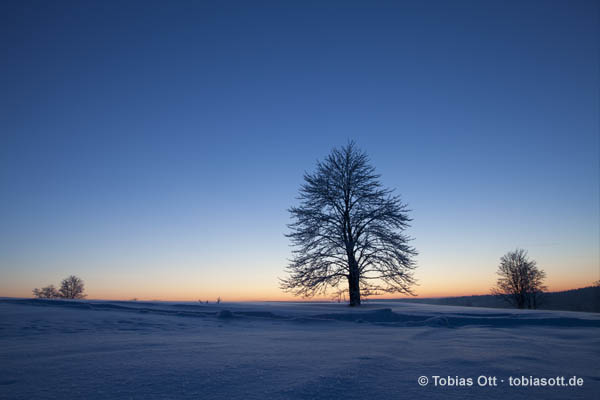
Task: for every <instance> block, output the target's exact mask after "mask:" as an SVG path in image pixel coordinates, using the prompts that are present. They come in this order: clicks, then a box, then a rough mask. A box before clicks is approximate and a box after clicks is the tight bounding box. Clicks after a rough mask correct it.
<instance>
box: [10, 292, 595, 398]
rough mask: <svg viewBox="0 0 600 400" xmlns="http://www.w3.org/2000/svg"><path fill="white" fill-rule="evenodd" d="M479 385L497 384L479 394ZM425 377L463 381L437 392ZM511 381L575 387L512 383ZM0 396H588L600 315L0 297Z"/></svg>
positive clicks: (386, 304)
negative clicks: (574, 382)
mask: <svg viewBox="0 0 600 400" xmlns="http://www.w3.org/2000/svg"><path fill="white" fill-rule="evenodd" d="M482 375H483V376H488V377H496V384H497V386H486V387H480V386H478V383H477V379H478V377H479V376H482ZM421 376H425V377H427V378H428V380H429V384H428V385H427V386H420V385H419V384H418V383H417V380H418V378H419V377H421ZM434 376H440V377H444V378H447V377H448V376H450V377H452V378H454V379H456V377H458V378H465V381H466V382H467V384H468V378H471V379H472V380H473V385H472V386H467V387H450V386H443V387H442V386H435V384H434V381H435V379H436V378H434ZM521 376H526V377H530V376H533V377H534V378H536V377H537V378H551V377H557V376H564V377H565V383H567V382H568V379H569V378H571V377H572V376H576V377H579V378H582V379H583V385H582V386H579V387H556V386H555V387H511V386H510V385H509V379H510V377H518V378H521ZM501 380H504V382H501ZM490 383H491V382H490ZM0 398H1V399H34V398H35V399H60V398H82V399H83V398H85V399H178V398H182V399H338V398H339V399H374V398H376V399H413V398H419V399H428V398H455V399H471V398H489V399H519V398H522V399H526V398H527V399H532V398H534V399H565V398H569V399H598V398H600V315H598V314H587V313H575V312H558V311H554V312H553V311H516V310H498V309H478V308H463V307H451V306H438V305H436V306H433V305H425V304H412V303H402V302H393V301H381V302H371V303H368V304H366V305H364V306H362V307H360V309H350V308H349V307H347V306H345V305H343V304H330V303H236V304H234V303H225V304H220V305H215V304H211V305H205V304H198V303H166V302H114V301H112V302H105V301H85V302H66V301H40V300H11V299H3V300H0Z"/></svg>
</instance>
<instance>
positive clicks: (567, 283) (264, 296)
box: [0, 278, 595, 303]
mask: <svg viewBox="0 0 600 400" xmlns="http://www.w3.org/2000/svg"><path fill="white" fill-rule="evenodd" d="M594 281H595V280H594V279H593V278H592V279H575V278H571V279H557V280H548V282H547V286H548V291H549V292H558V291H564V290H570V289H578V288H582V287H586V286H591V285H592V283H593V282H594ZM436 283H437V284H436V285H434V284H433V283H429V284H427V285H425V284H423V282H422V283H421V285H420V286H416V287H415V288H414V291H415V294H416V296H415V297H416V298H435V297H461V296H473V295H486V294H490V288H491V287H492V286H493V283H494V282H493V281H490V282H489V285H487V286H485V284H483V285H482V284H479V285H473V283H474V282H472V283H471V284H469V283H467V282H463V283H462V284H460V285H452V286H449V285H441V284H440V283H438V282H436ZM199 292H201V291H198V290H196V289H195V288H190V287H180V288H171V287H168V286H164V287H161V288H156V287H152V286H151V285H148V286H146V285H144V286H143V287H142V286H140V287H137V288H133V287H129V288H127V289H125V288H118V289H115V288H113V289H106V288H105V289H101V288H99V287H95V286H94V285H92V284H89V285H88V286H87V287H86V293H87V299H89V300H133V299H137V300H140V301H144V300H145V301H150V300H157V301H185V302H190V301H191V302H195V301H198V300H202V301H203V302H204V301H207V300H208V301H209V302H210V303H214V302H215V301H216V299H217V298H218V297H221V299H222V300H223V301H224V302H253V301H257V302H258V301H332V300H333V296H332V295H330V296H327V295H325V296H315V297H313V298H302V297H295V296H293V295H291V294H289V293H284V292H281V291H280V290H279V289H278V288H277V287H276V286H275V287H267V286H262V287H253V288H245V289H241V288H240V289H239V290H237V291H232V290H231V288H229V290H222V291H219V290H216V289H213V290H210V291H204V295H199V294H198V293H199ZM0 296H2V297H25V298H27V297H32V295H31V290H30V289H29V288H27V289H25V288H16V287H13V288H12V289H8V290H7V289H6V288H3V290H2V293H0ZM411 297H413V296H409V295H402V294H385V295H380V296H371V297H370V298H371V299H399V298H411Z"/></svg>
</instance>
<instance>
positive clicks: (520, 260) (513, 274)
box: [492, 249, 546, 308]
mask: <svg viewBox="0 0 600 400" xmlns="http://www.w3.org/2000/svg"><path fill="white" fill-rule="evenodd" d="M497 274H498V275H499V277H498V281H497V283H496V287H495V288H493V289H492V293H493V294H495V295H497V296H499V297H501V298H503V299H504V300H506V301H507V302H508V303H510V304H511V305H513V306H515V307H517V308H537V307H538V306H539V305H540V298H541V295H542V293H543V292H544V290H546V287H545V286H544V285H543V280H544V278H545V277H546V273H545V272H544V271H542V270H541V269H539V268H538V267H537V264H536V262H535V261H534V260H529V258H528V257H527V252H526V251H525V250H523V249H516V250H515V251H511V252H508V253H506V254H505V255H503V256H502V258H501V259H500V265H499V266H498V271H497Z"/></svg>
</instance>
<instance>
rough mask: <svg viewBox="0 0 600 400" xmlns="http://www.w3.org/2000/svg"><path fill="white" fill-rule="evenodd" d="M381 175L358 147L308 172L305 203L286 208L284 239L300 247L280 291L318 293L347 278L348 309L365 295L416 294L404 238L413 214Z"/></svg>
mask: <svg viewBox="0 0 600 400" xmlns="http://www.w3.org/2000/svg"><path fill="white" fill-rule="evenodd" d="M379 177H380V175H378V174H376V173H375V169H374V168H373V167H372V166H371V165H370V164H369V159H368V157H367V155H366V153H364V152H363V151H361V150H359V149H358V148H357V147H356V145H355V144H354V142H350V143H349V144H348V145H346V146H344V147H342V148H341V149H337V148H336V149H333V150H332V152H331V153H330V154H329V156H328V157H327V158H326V159H325V160H324V161H323V162H318V163H317V168H316V171H315V172H314V173H312V174H309V173H305V174H304V181H305V182H304V184H303V185H302V186H301V188H300V191H299V198H298V200H299V201H300V205H299V206H298V207H292V208H290V209H289V212H290V213H291V215H292V219H293V223H291V224H289V225H288V227H289V228H290V230H291V233H289V234H287V235H286V236H287V237H289V238H290V240H291V242H292V244H293V245H294V246H295V247H296V248H295V250H294V251H293V258H292V260H291V262H290V264H289V265H288V267H287V272H288V273H289V277H288V278H286V279H282V280H281V288H282V289H283V290H285V291H289V292H292V293H294V294H295V295H302V296H314V295H315V294H319V293H325V292H326V291H327V290H328V288H333V287H337V286H338V285H340V284H343V283H344V281H346V282H347V284H348V293H349V297H350V305H351V306H357V305H360V302H361V294H362V295H367V294H377V293H381V292H386V293H407V294H412V290H411V286H412V285H413V284H415V280H414V278H413V275H412V272H413V269H414V268H415V267H416V265H415V263H414V261H413V257H414V256H415V255H416V254H417V252H416V250H415V249H414V248H413V247H411V246H409V245H408V242H409V240H410V238H409V237H408V236H406V235H404V234H403V233H402V232H403V231H404V230H405V229H406V228H407V227H408V226H409V224H408V223H409V222H410V221H411V219H410V218H409V217H408V211H409V210H408V209H407V208H406V205H405V204H403V203H402V202H401V200H400V197H399V196H397V195H393V193H392V192H393V190H390V189H385V188H383V187H382V185H381V183H380V182H379Z"/></svg>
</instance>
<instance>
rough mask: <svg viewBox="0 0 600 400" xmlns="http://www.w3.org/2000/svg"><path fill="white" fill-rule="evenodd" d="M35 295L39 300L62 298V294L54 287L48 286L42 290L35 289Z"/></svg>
mask: <svg viewBox="0 0 600 400" xmlns="http://www.w3.org/2000/svg"><path fill="white" fill-rule="evenodd" d="M33 295H34V296H35V297H37V298H38V299H58V298H60V293H59V292H58V290H56V288H55V287H54V285H48V286H46V287H43V288H41V289H38V288H35V289H33Z"/></svg>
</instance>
